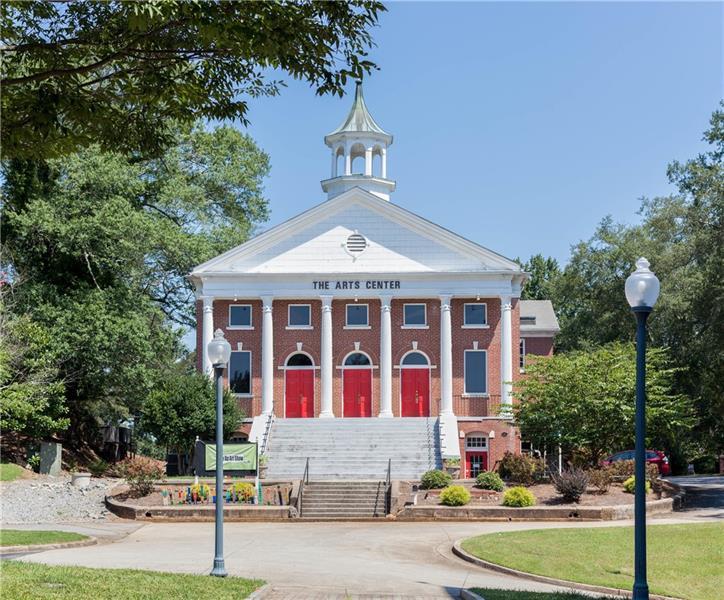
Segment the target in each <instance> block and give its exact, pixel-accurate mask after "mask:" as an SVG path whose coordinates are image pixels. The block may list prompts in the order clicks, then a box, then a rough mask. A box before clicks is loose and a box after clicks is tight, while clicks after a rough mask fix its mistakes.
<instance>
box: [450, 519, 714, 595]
mask: <svg viewBox="0 0 724 600" xmlns="http://www.w3.org/2000/svg"><path fill="white" fill-rule="evenodd" d="M647 534H648V535H647V537H648V581H649V589H650V591H651V593H654V594H663V595H666V596H675V597H677V598H691V599H696V600H707V599H712V600H713V599H715V598H720V597H721V596H720V594H721V589H722V587H724V575H722V573H724V571H722V569H721V565H722V557H723V556H724V523H696V524H687V525H649V526H648V527H647ZM463 548H464V549H465V550H466V551H467V552H470V553H471V554H474V555H475V556H478V557H480V558H483V559H485V560H489V561H490V562H494V563H496V564H500V565H503V566H506V567H512V568H514V569H519V570H521V571H527V572H529V573H536V574H538V575H546V576H548V577H555V578H557V579H565V580H568V581H577V582H581V583H590V584H594V585H603V586H607V587H612V588H622V589H630V588H631V587H632V585H633V527H600V528H575V529H540V530H535V531H521V532H508V533H495V534H489V535H481V536H478V537H474V538H470V539H468V540H465V541H464V542H463ZM524 597H525V596H521V598H524ZM486 600H488V599H487V596H486Z"/></svg>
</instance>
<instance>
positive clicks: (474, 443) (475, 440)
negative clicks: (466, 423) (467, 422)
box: [465, 435, 488, 450]
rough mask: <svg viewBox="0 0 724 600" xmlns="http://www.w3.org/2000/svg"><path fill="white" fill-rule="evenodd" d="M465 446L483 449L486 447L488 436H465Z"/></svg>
mask: <svg viewBox="0 0 724 600" xmlns="http://www.w3.org/2000/svg"><path fill="white" fill-rule="evenodd" d="M465 447H466V448H468V449H472V450H481V449H482V450H485V449H486V448H487V447H488V438H486V437H483V436H478V435H473V436H467V437H466V438H465Z"/></svg>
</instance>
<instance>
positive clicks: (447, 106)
mask: <svg viewBox="0 0 724 600" xmlns="http://www.w3.org/2000/svg"><path fill="white" fill-rule="evenodd" d="M722 6H723V5H722V4H720V3H702V4H692V3H641V4H630V3H622V2H618V3H582V2H579V3H505V4H503V3H411V2H410V3H390V4H388V8H389V12H388V13H386V14H385V15H383V17H382V19H381V23H380V27H379V28H378V29H376V30H375V31H374V38H375V40H376V42H377V48H375V49H374V50H373V52H372V58H373V59H374V60H375V61H376V62H377V63H378V64H379V66H380V70H379V71H377V72H375V73H373V74H372V76H370V77H368V78H367V79H366V81H365V97H366V100H367V104H368V107H369V108H370V111H371V113H372V115H373V116H374V117H375V119H376V120H377V121H378V122H379V123H380V124H381V125H382V127H384V128H385V129H386V130H387V131H389V132H390V133H392V134H393V135H394V136H395V141H394V144H393V145H392V147H391V148H390V150H389V152H388V157H389V158H388V174H389V176H390V177H391V178H393V179H395V180H396V181H397V191H396V192H395V193H394V194H393V195H392V200H393V202H395V203H397V204H399V205H401V206H403V207H405V208H407V209H410V210H412V211H414V212H417V213H418V214H420V215H422V216H424V217H426V218H428V219H430V220H432V221H434V222H436V223H439V224H441V225H443V226H445V227H447V228H449V229H451V230H453V231H456V232H458V233H460V234H461V235H463V236H465V237H467V238H469V239H471V240H474V241H475V242H478V243H480V244H482V245H484V246H487V247H489V248H491V249H493V250H495V251H497V252H500V253H501V254H504V255H506V256H509V257H516V256H520V257H528V256H530V255H532V254H535V253H538V252H541V253H543V254H545V255H551V256H554V257H556V258H557V259H558V260H559V261H561V262H565V261H566V260H567V257H568V255H569V249H570V246H571V244H573V243H575V242H577V241H578V240H580V239H587V238H588V237H590V235H591V234H592V233H593V231H594V228H595V226H596V224H597V223H598V222H599V221H600V220H601V218H602V217H604V216H605V215H608V214H610V215H612V216H613V217H614V218H615V219H616V220H620V221H624V222H628V223H632V222H635V221H636V220H637V219H638V217H637V215H636V211H637V209H638V206H639V201H638V199H639V198H640V197H642V196H655V195H663V194H667V193H670V192H671V191H672V188H671V187H670V186H669V184H668V182H667V180H666V165H667V163H668V162H669V161H671V160H672V159H680V160H683V159H687V158H689V157H693V156H694V155H695V154H696V153H697V152H700V151H702V150H703V149H704V148H705V145H704V143H703V142H702V141H701V135H702V132H703V131H704V129H706V127H707V123H708V120H709V117H710V115H711V112H712V111H713V110H714V109H715V108H716V106H717V104H718V101H719V99H720V98H721V97H722V96H724V94H723V90H722V87H723V85H722V29H723V27H724V17H723V11H722ZM352 87H353V86H352V85H350V90H352ZM350 103H351V97H350V96H349V95H348V96H346V97H345V98H343V99H339V98H337V97H318V96H316V95H315V94H314V92H313V90H311V89H310V88H309V87H308V86H307V85H306V84H302V83H299V82H294V81H290V82H289V87H288V88H287V89H285V90H284V91H283V92H282V94H281V96H279V97H276V98H261V99H256V100H252V102H251V110H250V114H249V117H250V119H251V125H250V126H249V128H248V132H249V133H250V134H251V135H252V136H253V137H254V138H255V139H256V141H257V142H258V143H259V145H260V146H262V147H263V148H264V149H265V150H266V151H267V152H269V154H270V155H271V161H272V172H271V176H270V178H269V180H268V181H267V185H266V192H267V197H268V198H269V200H270V206H271V211H272V217H271V220H270V222H269V223H268V224H267V225H268V226H271V225H275V224H277V223H280V222H282V221H284V220H286V219H288V218H290V217H292V216H294V215H295V214H297V213H299V212H301V211H302V210H304V209H306V208H309V207H310V206H313V205H315V204H317V203H319V202H321V201H322V200H323V199H324V194H323V193H322V190H321V188H320V185H319V181H320V180H321V179H324V178H326V177H328V176H329V170H330V158H329V151H328V149H327V148H326V147H325V146H324V143H323V141H322V137H323V136H324V134H326V133H328V132H329V131H331V130H332V129H334V128H335V127H336V126H337V125H339V123H340V122H341V121H342V120H343V118H344V116H345V115H346V113H347V110H348V108H349V105H350ZM265 228H266V226H265Z"/></svg>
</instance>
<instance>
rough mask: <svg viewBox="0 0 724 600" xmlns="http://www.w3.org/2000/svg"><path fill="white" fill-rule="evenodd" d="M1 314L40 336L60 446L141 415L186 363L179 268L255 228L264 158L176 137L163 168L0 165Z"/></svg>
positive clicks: (189, 304) (115, 162) (227, 136)
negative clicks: (60, 391) (65, 432)
mask: <svg viewBox="0 0 724 600" xmlns="http://www.w3.org/2000/svg"><path fill="white" fill-rule="evenodd" d="M4 167H5V168H4V171H3V175H4V189H3V191H4V198H5V211H4V218H3V222H2V239H3V255H2V256H3V261H4V263H3V269H4V270H5V271H7V272H8V274H9V275H8V285H11V286H12V288H13V297H14V305H13V308H12V311H13V313H14V314H15V315H17V316H22V317H24V318H27V319H29V320H31V321H32V322H33V323H35V324H37V326H38V327H39V328H40V331H43V332H45V335H46V340H47V343H46V347H47V349H48V352H50V353H51V355H52V356H53V357H54V363H53V364H54V365H56V368H57V370H58V373H57V380H58V381H62V382H63V383H64V389H65V398H64V400H65V401H64V405H65V407H67V411H68V414H67V417H68V418H69V419H70V425H71V430H70V435H71V436H72V440H73V441H79V440H81V439H86V440H89V439H92V430H93V429H94V428H95V427H96V426H97V425H100V424H104V423H106V422H117V421H118V420H122V419H125V418H128V417H129V416H132V415H136V414H139V413H141V412H142V410H143V405H144V402H145V400H146V398H147V397H148V394H149V392H150V391H151V390H152V389H154V387H155V386H156V384H157V383H158V381H159V380H160V379H161V378H162V376H163V375H164V374H165V373H166V372H167V371H168V369H169V368H171V367H173V365H174V364H175V362H176V361H177V360H178V359H179V358H180V357H182V356H184V354H185V351H184V349H183V347H182V344H181V341H180V340H181V336H182V335H183V333H184V328H185V326H192V325H193V324H194V302H193V291H192V289H191V284H190V283H189V281H188V280H187V279H186V275H187V273H188V272H189V271H190V269H191V267H193V266H194V265H196V264H198V263H200V262H203V261H205V260H207V259H209V258H211V257H213V256H215V255H217V254H219V253H220V252H223V251H226V250H228V249H229V248H230V247H232V246H234V245H236V244H239V243H242V242H244V241H246V239H247V238H248V236H249V235H250V234H251V233H252V232H253V230H254V229H255V227H256V226H257V225H258V224H259V223H260V222H262V221H264V220H265V219H266V218H267V214H268V211H267V202H266V200H265V199H264V197H263V186H262V183H263V179H264V177H265V176H266V174H267V173H268V171H269V159H268V157H267V155H266V154H265V153H264V152H262V151H261V150H260V149H259V148H258V147H257V146H256V145H255V144H254V142H253V140H252V139H251V138H249V137H248V136H246V135H244V134H242V133H240V132H239V131H237V130H234V129H232V128H229V127H217V128H215V129H213V130H205V129H203V128H200V127H194V128H190V129H189V128H177V129H176V131H175V134H174V143H173V144H172V145H171V146H170V147H169V148H168V149H167V151H166V152H165V153H164V155H163V157H160V158H158V159H150V160H142V161H138V160H136V159H135V158H133V157H129V156H127V155H125V154H121V153H114V152H102V151H101V150H100V149H99V148H98V147H97V146H92V147H89V148H87V149H84V150H82V151H81V152H78V153H75V154H72V155H69V156H66V157H62V158H59V159H53V160H49V161H31V160H13V161H8V162H6V163H5V165H4Z"/></svg>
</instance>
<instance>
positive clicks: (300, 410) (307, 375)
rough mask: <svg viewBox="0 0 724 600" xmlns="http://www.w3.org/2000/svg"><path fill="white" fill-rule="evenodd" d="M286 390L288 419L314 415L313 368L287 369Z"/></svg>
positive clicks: (285, 399) (286, 413)
mask: <svg viewBox="0 0 724 600" xmlns="http://www.w3.org/2000/svg"><path fill="white" fill-rule="evenodd" d="M285 390H286V391H285V398H284V401H285V403H286V407H285V415H286V417H287V419H294V418H299V417H301V418H306V417H313V416H314V371H313V370H312V369H287V370H286V387H285Z"/></svg>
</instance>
